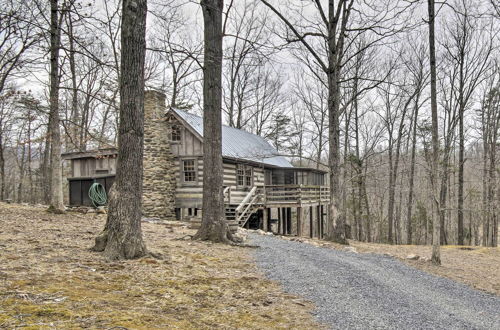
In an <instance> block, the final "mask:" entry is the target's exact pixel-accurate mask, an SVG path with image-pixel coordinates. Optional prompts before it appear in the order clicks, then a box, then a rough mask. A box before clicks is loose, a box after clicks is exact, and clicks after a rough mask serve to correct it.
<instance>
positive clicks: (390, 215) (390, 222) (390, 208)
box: [387, 134, 396, 244]
mask: <svg viewBox="0 0 500 330" xmlns="http://www.w3.org/2000/svg"><path fill="white" fill-rule="evenodd" d="M389 139H390V140H389V197H388V198H389V200H388V203H387V226H388V230H387V242H388V243H389V244H393V243H394V238H393V228H394V194H395V191H396V182H395V181H396V176H395V175H394V161H393V158H394V156H393V153H394V151H393V142H392V134H391V135H390V136H389Z"/></svg>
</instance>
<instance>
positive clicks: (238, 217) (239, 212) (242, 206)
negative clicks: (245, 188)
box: [224, 187, 264, 227]
mask: <svg viewBox="0 0 500 330" xmlns="http://www.w3.org/2000/svg"><path fill="white" fill-rule="evenodd" d="M226 194H227V195H228V198H227V202H226V207H225V213H226V220H228V221H230V222H234V223H236V224H237V225H238V226H239V227H244V226H245V225H246V223H247V222H248V220H250V217H251V216H252V215H253V214H254V213H255V212H257V211H258V210H259V209H261V208H262V207H263V206H264V204H263V195H262V193H260V192H259V190H258V189H257V187H253V188H252V189H251V190H250V191H249V192H248V194H247V195H246V196H245V198H244V199H243V200H242V201H241V203H239V204H232V203H231V198H230V187H227V188H226V189H224V197H225V199H226Z"/></svg>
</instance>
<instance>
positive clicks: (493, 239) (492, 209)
mask: <svg viewBox="0 0 500 330" xmlns="http://www.w3.org/2000/svg"><path fill="white" fill-rule="evenodd" d="M499 105H500V102H499ZM497 111H498V118H493V120H492V124H493V127H492V129H491V141H490V168H489V180H488V186H489V189H488V214H489V218H490V220H489V223H490V229H489V237H490V238H489V246H492V247H496V246H498V204H499V201H498V200H497V198H496V194H497V191H496V190H497V189H496V188H497V187H496V181H497V177H496V172H497V171H498V164H497V162H496V149H497V140H498V130H499V127H498V126H499V124H500V110H497Z"/></svg>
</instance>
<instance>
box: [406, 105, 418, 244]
mask: <svg viewBox="0 0 500 330" xmlns="http://www.w3.org/2000/svg"><path fill="white" fill-rule="evenodd" d="M418 101H419V98H418V97H417V99H416V101H415V110H414V112H413V131H412V142H411V160H410V182H409V190H408V210H407V214H406V228H407V232H406V244H411V243H412V228H411V217H412V210H413V187H414V181H415V165H416V164H415V158H416V149H417V123H418V108H419V106H418Z"/></svg>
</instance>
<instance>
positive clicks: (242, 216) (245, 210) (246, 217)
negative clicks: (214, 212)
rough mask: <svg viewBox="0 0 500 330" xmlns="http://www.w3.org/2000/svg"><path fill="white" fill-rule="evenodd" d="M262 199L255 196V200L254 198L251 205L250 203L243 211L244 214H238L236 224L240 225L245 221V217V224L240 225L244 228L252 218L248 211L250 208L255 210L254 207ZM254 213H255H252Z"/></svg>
mask: <svg viewBox="0 0 500 330" xmlns="http://www.w3.org/2000/svg"><path fill="white" fill-rule="evenodd" d="M259 198H260V196H259V195H255V196H254V197H253V198H252V201H251V202H250V203H248V205H247V207H246V208H245V209H244V210H243V212H241V213H240V214H238V217H237V218H236V222H238V224H239V223H240V221H241V219H243V218H244V217H245V219H244V220H245V222H244V223H242V224H240V225H241V226H242V227H243V226H244V225H245V223H246V222H247V221H248V219H249V218H250V217H249V215H250V214H248V211H249V210H250V208H252V210H253V206H254V205H255V203H256V202H257V200H258V199H259ZM251 213H253V212H251Z"/></svg>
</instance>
